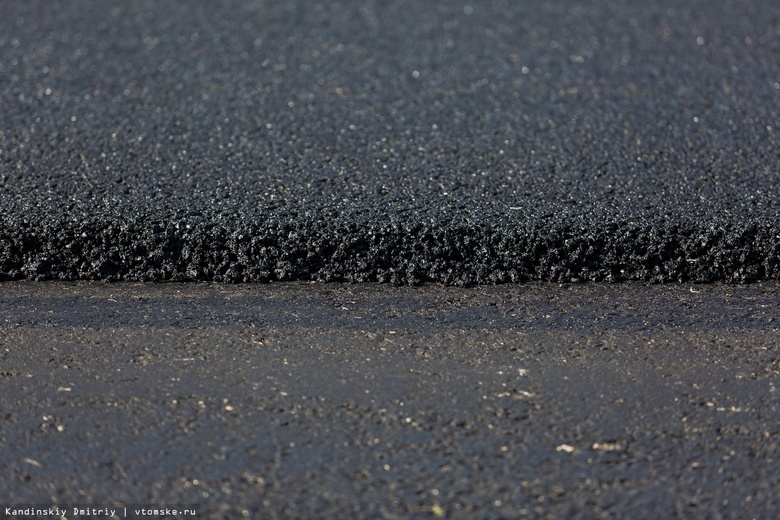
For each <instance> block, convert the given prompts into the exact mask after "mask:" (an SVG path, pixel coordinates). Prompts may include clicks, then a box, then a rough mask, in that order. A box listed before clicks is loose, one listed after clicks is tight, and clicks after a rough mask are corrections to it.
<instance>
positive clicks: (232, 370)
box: [0, 282, 780, 519]
mask: <svg viewBox="0 0 780 520" xmlns="http://www.w3.org/2000/svg"><path fill="white" fill-rule="evenodd" d="M779 300H780V286H778V285H777V284H776V283H772V284H768V283H763V284H754V285H750V286H742V287H737V286H728V285H705V286H698V287H691V286H677V285H675V286H668V285H660V286H659V285H655V286H647V285H639V284H634V283H629V284H617V285H593V284H587V285H574V286H569V287H559V286H557V285H550V284H526V285H522V286H517V285H504V286H500V287H478V288H471V289H464V288H455V287H442V286H439V285H428V286H426V287H424V288H414V287H392V286H386V285H385V286H380V285H376V284H374V285H368V284H363V285H342V284H308V283H305V284H302V283H296V282H291V283H285V284H277V283H274V284H264V285H255V284H249V285H240V286H226V285H211V284H134V285H130V284H103V283H92V284H85V283H83V282H82V283H78V284H76V283H72V282H68V283H63V282H57V283H43V284H40V283H28V282H24V283H18V282H9V283H6V284H2V285H0V309H3V311H2V319H0V410H1V411H2V415H0V445H2V450H0V496H2V497H4V498H3V500H0V502H3V501H5V505H3V504H2V503H0V506H3V507H0V516H2V515H3V511H4V507H7V506H11V505H13V506H18V507H21V506H24V505H25V504H38V505H40V506H43V505H46V506H50V505H59V506H60V507H64V506H65V504H74V503H77V504H87V505H90V506H92V507H108V506H112V507H119V508H120V509H121V508H124V507H125V506H126V505H127V504H137V505H138V504H140V505H142V506H143V507H147V508H148V507H157V508H179V509H181V508H184V507H186V508H188V509H195V510H196V511H197V516H195V518H307V519H308V518H437V517H438V518H464V519H467V518H468V519H472V518H487V519H495V518H550V519H559V518H583V519H585V518H681V519H683V518H684V519H691V518H710V519H711V518H734V519H737V518H739V519H745V518H760V519H774V518H776V517H777V512H778V510H779V509H780V502H779V499H778V497H780V493H778V490H779V489H780V487H779V486H780V464H778V461H779V460H780V392H779V391H778V386H779V385H780V352H779V351H778V348H779V347H778V345H780V329H779V328H778V324H780V310H778V301H779ZM131 512H132V508H131ZM127 517H128V518H130V517H132V515H128V516H127ZM17 518H18V517H17ZM68 518H71V519H73V518H80V519H85V518H87V517H86V516H78V515H71V516H68ZM92 518H96V517H92ZM100 518H105V516H102V517H100ZM120 518H124V516H120ZM146 518H148V517H146ZM180 518H186V517H184V516H180Z"/></svg>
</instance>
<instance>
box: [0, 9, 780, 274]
mask: <svg viewBox="0 0 780 520" xmlns="http://www.w3.org/2000/svg"><path fill="white" fill-rule="evenodd" d="M778 56H780V4H778V3H777V2H776V1H770V0H730V1H725V2H711V1H709V0H688V1H683V2H680V1H678V0H674V1H672V0H650V1H643V2H628V1H622V0H621V1H611V2H606V1H603V2H580V1H572V0H565V1H556V2H548V1H543V0H529V1H523V2H510V1H508V0H492V1H488V0H468V1H465V0H464V1H462V2H437V3H435V4H434V5H430V3H425V2H423V3H421V2H414V1H411V0H397V1H388V2H375V1H371V0H364V1H359V0H346V1H342V2H321V3H317V2H312V1H309V0H291V1H287V2H283V3H280V2H270V1H263V0H256V1H248V0H247V1H243V0H242V1H238V0H225V1H220V2H215V1H210V0H199V1H188V2H156V1H140V0H139V1H136V2H123V1H118V0H117V1H107V0H104V1H99V2H94V1H91V0H89V1H88V0H73V1H67V2H65V1H56V0H30V1H24V2H21V1H19V2H2V6H0V107H2V109H1V110H0V277H2V278H3V279H52V278H54V279H126V280H216V281H268V280H291V279H312V280H323V281H334V280H344V281H385V282H393V283H400V284H406V283H417V282H424V281H439V282H444V283H447V284H474V283H494V282H507V281H525V280H552V281H558V282H567V283H568V282H571V281H580V280H604V281H621V280H644V281H654V282H663V281H713V280H726V281H751V280H753V281H754V280H761V279H777V278H780V224H779V223H778V209H780V190H778V189H776V188H777V184H778V182H777V181H778V168H779V167H780V142H778V133H779V132H780V59H778Z"/></svg>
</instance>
